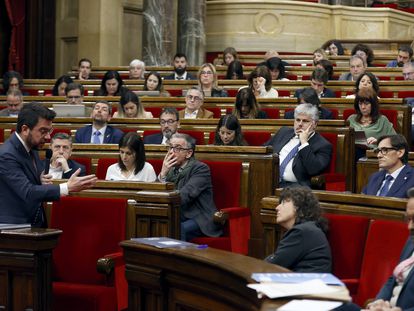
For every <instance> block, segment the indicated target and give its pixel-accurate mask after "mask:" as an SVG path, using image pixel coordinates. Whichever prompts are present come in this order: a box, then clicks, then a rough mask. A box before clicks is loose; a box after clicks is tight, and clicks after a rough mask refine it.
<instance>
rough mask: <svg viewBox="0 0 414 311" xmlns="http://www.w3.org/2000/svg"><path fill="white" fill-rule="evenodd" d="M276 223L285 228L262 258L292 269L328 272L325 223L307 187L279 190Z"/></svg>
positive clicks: (329, 266)
mask: <svg viewBox="0 0 414 311" xmlns="http://www.w3.org/2000/svg"><path fill="white" fill-rule="evenodd" d="M276 212H277V217H276V222H277V224H279V225H280V226H281V227H283V228H284V229H286V230H287V232H286V233H285V234H284V236H283V238H282V240H281V241H280V242H279V244H278V246H277V249H276V251H275V253H274V254H272V255H270V256H268V257H266V259H265V260H266V261H267V262H270V263H273V264H277V265H279V266H282V267H285V268H287V269H290V270H292V271H294V272H320V273H324V272H325V273H330V272H331V270H332V257H331V249H330V247H329V243H328V239H327V238H326V234H325V232H326V230H327V224H326V221H325V219H323V218H322V211H321V208H320V206H319V202H318V199H317V198H316V196H315V195H314V194H313V193H312V191H311V190H310V189H309V188H307V187H293V188H290V187H287V188H285V189H283V190H282V192H281V194H280V199H279V205H278V206H276Z"/></svg>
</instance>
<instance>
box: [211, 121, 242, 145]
mask: <svg viewBox="0 0 414 311" xmlns="http://www.w3.org/2000/svg"><path fill="white" fill-rule="evenodd" d="M214 145H216V146H247V143H246V141H245V140H244V139H243V134H242V129H241V125H240V122H239V120H238V119H237V117H236V116H234V115H232V114H226V115H225V116H222V117H221V118H220V120H219V122H218V124H217V128H216V133H215V136H214Z"/></svg>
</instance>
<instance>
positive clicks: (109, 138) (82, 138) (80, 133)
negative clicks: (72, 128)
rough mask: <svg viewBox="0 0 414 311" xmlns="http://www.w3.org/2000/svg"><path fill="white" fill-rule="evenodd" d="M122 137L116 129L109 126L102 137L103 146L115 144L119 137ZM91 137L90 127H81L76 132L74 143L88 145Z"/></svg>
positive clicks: (120, 132) (122, 133) (121, 133)
mask: <svg viewBox="0 0 414 311" xmlns="http://www.w3.org/2000/svg"><path fill="white" fill-rule="evenodd" d="M123 135H124V132H122V131H121V130H119V129H116V128H114V127H112V126H110V125H108V126H107V127H106V130H105V135H104V140H103V143H104V144H117V143H119V141H120V139H121V137H122V136H123ZM91 136H92V125H88V126H85V127H82V128H80V129H78V130H77V131H76V135H75V143H81V144H90V143H91Z"/></svg>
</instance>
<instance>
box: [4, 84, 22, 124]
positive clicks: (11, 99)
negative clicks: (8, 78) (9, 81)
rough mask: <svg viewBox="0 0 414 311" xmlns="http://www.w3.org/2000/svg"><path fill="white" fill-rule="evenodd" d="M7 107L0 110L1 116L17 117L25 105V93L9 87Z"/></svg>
mask: <svg viewBox="0 0 414 311" xmlns="http://www.w3.org/2000/svg"><path fill="white" fill-rule="evenodd" d="M6 103H7V108H4V109H2V110H0V116H1V117H17V115H18V114H19V111H20V109H22V107H23V95H22V92H21V91H20V90H18V89H9V91H8V92H7V96H6Z"/></svg>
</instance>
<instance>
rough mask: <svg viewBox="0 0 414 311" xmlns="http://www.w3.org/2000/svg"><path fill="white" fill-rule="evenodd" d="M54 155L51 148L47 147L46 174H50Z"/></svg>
mask: <svg viewBox="0 0 414 311" xmlns="http://www.w3.org/2000/svg"><path fill="white" fill-rule="evenodd" d="M52 155H53V151H52V150H50V149H46V159H45V175H47V174H49V168H50V159H51V158H52Z"/></svg>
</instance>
